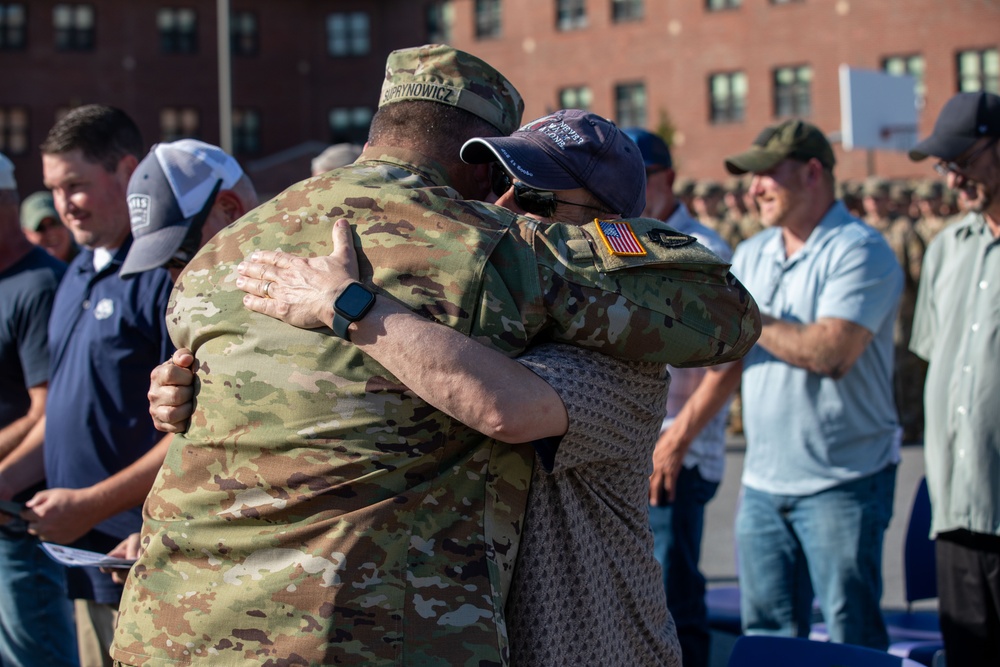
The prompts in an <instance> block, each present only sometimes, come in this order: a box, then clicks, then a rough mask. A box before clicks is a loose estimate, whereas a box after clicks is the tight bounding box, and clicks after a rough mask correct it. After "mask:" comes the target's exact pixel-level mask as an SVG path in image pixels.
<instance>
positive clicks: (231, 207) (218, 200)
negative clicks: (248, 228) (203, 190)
mask: <svg viewBox="0 0 1000 667" xmlns="http://www.w3.org/2000/svg"><path fill="white" fill-rule="evenodd" d="M215 206H216V207H217V208H218V209H219V210H221V211H222V214H223V215H224V216H225V218H226V220H227V224H231V223H233V222H235V221H236V220H238V219H240V218H242V217H243V215H244V214H245V213H246V212H247V211H246V207H245V206H243V202H242V201H241V200H240V198H239V197H237V196H236V193H234V192H233V191H232V190H219V194H218V195H216V197H215Z"/></svg>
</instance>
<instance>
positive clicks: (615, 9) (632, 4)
mask: <svg viewBox="0 0 1000 667" xmlns="http://www.w3.org/2000/svg"><path fill="white" fill-rule="evenodd" d="M641 19H642V0H612V2H611V20H612V21H614V22H615V23H624V22H625V21H639V20H641Z"/></svg>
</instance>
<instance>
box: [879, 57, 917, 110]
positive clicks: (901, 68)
mask: <svg viewBox="0 0 1000 667" xmlns="http://www.w3.org/2000/svg"><path fill="white" fill-rule="evenodd" d="M882 69H884V70H885V71H886V72H887V73H888V74H895V75H896V76H904V75H908V76H912V77H913V78H914V79H915V80H916V82H917V83H916V87H915V92H916V94H917V104H918V105H919V106H920V107H923V106H924V96H925V94H926V92H927V86H926V85H925V84H924V57H923V56H920V55H910V56H889V57H887V58H885V59H884V60H883V61H882Z"/></svg>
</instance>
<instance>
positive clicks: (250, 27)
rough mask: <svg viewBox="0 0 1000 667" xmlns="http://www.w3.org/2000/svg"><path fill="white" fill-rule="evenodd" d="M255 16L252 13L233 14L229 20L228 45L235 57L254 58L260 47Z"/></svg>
mask: <svg viewBox="0 0 1000 667" xmlns="http://www.w3.org/2000/svg"><path fill="white" fill-rule="evenodd" d="M259 40H260V35H259V32H258V29H257V15H256V14H254V13H253V12H233V15H232V17H231V18H230V20H229V44H230V48H231V49H232V53H233V54H234V55H237V56H255V55H257V50H258V48H259V46H260V42H259Z"/></svg>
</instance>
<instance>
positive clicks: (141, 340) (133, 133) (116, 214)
mask: <svg viewBox="0 0 1000 667" xmlns="http://www.w3.org/2000/svg"><path fill="white" fill-rule="evenodd" d="M143 153H144V150H143V145H142V139H141V136H140V134H139V130H138V128H137V127H136V126H135V123H134V122H133V121H132V120H131V119H130V118H129V117H128V116H127V115H126V114H125V113H124V112H122V111H120V110H118V109H113V108H111V107H106V106H101V105H87V106H83V107H78V108H76V109H74V110H73V111H71V112H70V113H69V114H67V115H66V116H65V117H63V118H62V119H61V120H60V121H59V122H57V123H56V125H55V126H54V127H53V128H52V129H51V130H50V131H49V135H48V137H47V138H46V139H45V141H44V143H43V144H42V167H43V171H44V178H45V185H46V186H47V187H49V188H50V189H51V190H52V193H53V197H54V201H55V205H56V209H57V210H58V211H59V214H60V216H61V217H62V219H63V222H64V223H65V224H66V226H67V227H68V228H69V229H70V231H71V232H72V233H73V236H74V238H75V239H76V241H77V243H78V244H79V245H81V246H82V247H83V251H82V252H81V253H80V255H78V256H77V257H76V259H74V260H73V263H72V264H70V266H69V268H68V269H67V272H66V276H65V278H64V279H63V282H62V284H61V285H60V287H59V290H58V292H57V293H56V297H55V303H54V306H53V314H52V318H51V321H50V326H49V349H50V353H51V363H52V373H51V379H50V385H49V395H48V402H47V408H46V418H45V420H43V422H44V423H39V424H38V425H37V426H36V427H35V428H34V429H33V430H32V432H31V433H29V435H28V436H27V437H26V438H25V440H24V442H23V443H22V445H21V446H19V447H18V449H17V451H15V452H14V453H13V454H12V455H11V456H10V457H8V459H5V460H3V461H0V493H2V492H4V491H3V488H4V484H3V483H4V482H5V483H6V484H7V485H8V487H7V492H9V491H11V490H13V491H20V490H22V489H23V488H25V487H26V486H27V485H28V484H31V483H34V482H36V481H40V480H41V479H42V478H43V477H45V478H46V479H47V482H48V486H49V488H48V489H47V490H44V491H40V492H39V493H37V494H36V495H35V496H34V497H33V498H32V499H31V500H29V501H28V503H27V506H28V507H29V508H30V511H28V512H25V513H24V517H25V518H26V519H28V521H29V524H28V530H29V532H31V533H32V534H34V535H37V536H38V537H39V538H40V539H42V540H43V541H51V542H58V543H61V544H71V545H72V546H76V547H80V548H85V549H90V550H94V551H101V552H106V551H108V550H110V549H111V548H113V547H114V546H115V545H117V544H118V543H119V542H120V541H121V540H122V539H123V538H125V537H126V536H127V535H128V534H129V533H133V532H135V531H137V530H138V529H139V527H140V525H141V513H140V508H141V505H142V502H143V500H144V499H145V497H146V494H147V493H148V492H149V488H150V486H151V485H152V482H153V479H154V478H155V475H156V472H157V470H159V467H160V464H161V463H162V461H163V451H164V450H163V449H161V448H165V446H166V444H167V442H168V441H167V440H166V439H162V438H161V437H160V435H161V434H159V433H158V432H157V431H156V430H155V429H154V428H153V424H152V420H151V419H150V418H149V415H148V406H147V404H146V392H147V390H148V387H149V373H150V371H151V370H152V369H153V367H154V366H156V365H157V364H158V363H159V362H160V361H163V360H165V359H167V358H169V356H170V354H171V352H172V350H173V347H172V345H171V343H170V339H169V338H168V336H167V331H166V324H165V321H164V313H165V311H166V305H167V298H168V296H169V294H170V290H171V288H172V281H171V279H170V274H169V273H168V272H167V271H166V270H164V269H156V270H153V271H149V272H146V273H144V274H142V275H141V276H139V277H137V278H134V279H128V280H125V279H123V278H122V277H121V276H120V275H119V269H120V268H121V264H122V261H123V260H124V258H125V255H126V254H127V252H128V249H129V246H130V244H131V234H130V226H129V212H128V207H127V204H126V198H125V193H126V188H127V185H128V181H129V177H130V176H131V174H132V172H133V171H134V170H135V167H136V165H137V164H138V162H139V159H140V158H141V156H142V155H143ZM43 441H44V457H43V447H42V446H41V443H42V442H43ZM43 464H44V468H43ZM68 574H69V597H70V598H72V599H73V600H75V602H76V619H77V635H78V640H79V643H80V660H81V664H82V665H84V666H87V667H89V666H90V665H109V666H110V664H111V661H110V657H109V655H108V650H109V646H110V639H111V633H112V632H113V629H114V622H115V618H116V616H117V610H118V602H119V600H120V597H121V587H120V586H118V585H117V584H115V583H114V582H113V581H112V580H111V577H110V575H107V574H103V573H101V572H99V571H98V570H97V569H96V568H77V569H73V570H70V571H69V573H68Z"/></svg>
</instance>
